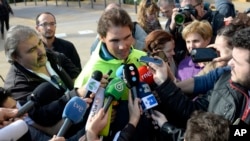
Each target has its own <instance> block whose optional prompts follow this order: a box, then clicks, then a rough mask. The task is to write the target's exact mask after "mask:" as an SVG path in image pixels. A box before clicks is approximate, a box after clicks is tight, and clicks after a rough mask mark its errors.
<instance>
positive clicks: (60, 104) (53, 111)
mask: <svg viewBox="0 0 250 141" xmlns="http://www.w3.org/2000/svg"><path fill="white" fill-rule="evenodd" d="M47 57H48V60H49V61H50V63H51V66H52V68H53V69H54V70H55V71H56V73H57V74H58V75H59V76H60V78H61V79H62V81H63V82H64V83H65V85H66V86H67V88H68V89H70V90H71V91H70V92H68V93H67V94H64V93H65V92H64V91H63V90H58V91H57V92H56V93H53V94H51V96H50V97H48V98H47V99H46V100H47V103H49V104H47V105H35V106H34V107H33V109H31V110H30V112H29V116H30V117H31V118H32V119H33V120H34V121H35V122H36V123H38V124H40V125H42V126H51V125H54V124H55V123H57V122H58V121H59V120H60V119H61V118H62V112H63V109H64V106H65V104H66V103H67V102H68V101H69V99H70V98H71V97H73V96H77V93H76V92H75V90H72V89H73V82H72V79H74V78H76V77H77V76H78V74H79V73H80V71H79V69H78V68H76V67H75V65H74V64H73V63H72V62H71V61H70V60H69V59H68V58H67V57H65V56H64V55H63V54H62V53H57V52H54V51H51V50H47ZM68 74H69V75H68ZM44 82H47V81H46V80H44V79H43V78H41V77H39V76H37V75H36V74H34V73H32V72H30V71H28V70H27V69H25V68H24V67H23V66H21V65H20V64H18V63H16V62H15V63H14V64H12V65H11V68H10V70H9V72H8V74H7V77H6V80H5V84H4V88H5V89H8V90H11V93H12V96H13V97H14V99H16V100H18V101H19V102H20V104H21V105H23V104H25V103H26V102H27V98H28V97H29V96H30V95H31V93H32V92H33V90H34V89H35V88H36V87H37V86H38V85H40V84H42V83H44ZM47 83H48V82H47ZM48 119H49V120H48Z"/></svg>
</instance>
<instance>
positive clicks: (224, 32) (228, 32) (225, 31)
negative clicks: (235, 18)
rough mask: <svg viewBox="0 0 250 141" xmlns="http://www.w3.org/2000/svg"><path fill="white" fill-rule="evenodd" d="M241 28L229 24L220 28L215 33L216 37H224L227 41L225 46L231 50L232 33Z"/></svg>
mask: <svg viewBox="0 0 250 141" xmlns="http://www.w3.org/2000/svg"><path fill="white" fill-rule="evenodd" d="M240 28H241V27H238V26H236V25H233V24H229V25H227V26H224V27H222V28H220V29H219V30H218V31H217V36H224V37H226V40H227V44H228V45H229V46H228V47H230V49H232V48H233V44H232V40H233V39H232V37H233V35H234V33H235V32H236V31H237V30H239V29H240Z"/></svg>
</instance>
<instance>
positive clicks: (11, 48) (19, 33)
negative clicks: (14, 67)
mask: <svg viewBox="0 0 250 141" xmlns="http://www.w3.org/2000/svg"><path fill="white" fill-rule="evenodd" d="M34 36H38V37H39V34H38V33H37V32H36V30H35V29H32V28H31V27H28V26H24V25H15V26H12V27H11V28H10V29H9V30H8V32H7V34H6V38H5V44H4V49H5V56H6V58H7V61H8V62H9V63H13V62H14V57H15V56H16V55H17V54H18V52H17V48H18V45H19V43H21V42H23V41H26V40H28V39H30V38H31V37H34Z"/></svg>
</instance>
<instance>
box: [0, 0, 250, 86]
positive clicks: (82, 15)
mask: <svg viewBox="0 0 250 141" xmlns="http://www.w3.org/2000/svg"><path fill="white" fill-rule="evenodd" d="M110 2H115V0H109V1H107V4H108V3H110ZM235 6H236V9H238V10H239V11H244V10H245V9H246V8H247V7H250V3H249V2H248V3H245V2H235ZM11 7H12V9H13V11H14V16H12V15H11V18H10V25H17V24H23V25H28V26H31V27H35V20H34V19H35V17H36V15H37V14H38V13H40V12H43V11H49V12H52V13H53V14H55V16H56V18H57V31H56V33H57V36H58V37H61V38H64V39H66V40H69V41H71V42H73V43H74V45H75V46H76V49H77V51H78V53H79V55H80V58H81V63H82V66H84V64H85V63H86V61H87V59H88V57H89V52H90V45H91V43H92V42H93V41H94V39H95V36H96V26H97V21H98V18H99V17H100V15H101V13H102V12H103V9H104V1H103V0H97V2H96V3H94V5H93V8H91V7H92V6H91V3H90V1H81V7H79V3H78V1H76V2H69V6H68V7H67V6H66V2H65V1H58V6H56V3H55V2H54V1H49V2H48V3H47V6H46V3H45V2H37V4H36V5H35V2H27V3H26V5H25V3H16V5H15V4H11ZM122 7H123V8H125V9H126V10H127V11H128V13H129V14H130V16H131V17H132V19H133V20H136V14H135V8H134V6H133V5H125V4H122ZM160 21H161V23H162V24H164V23H165V19H164V18H160ZM3 44H4V41H3V40H1V39H0V64H1V65H0V75H1V76H3V78H5V76H6V74H7V71H8V69H9V67H10V64H8V63H7V61H6V59H5V55H4V47H3V46H4V45H3ZM0 86H3V82H2V81H1V80H0Z"/></svg>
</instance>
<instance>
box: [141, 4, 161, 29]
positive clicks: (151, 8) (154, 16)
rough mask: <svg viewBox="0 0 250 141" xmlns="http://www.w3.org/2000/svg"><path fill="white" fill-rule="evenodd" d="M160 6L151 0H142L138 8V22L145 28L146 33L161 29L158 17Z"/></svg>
mask: <svg viewBox="0 0 250 141" xmlns="http://www.w3.org/2000/svg"><path fill="white" fill-rule="evenodd" d="M159 11H160V8H159V7H158V6H157V4H156V3H155V2H153V1H152V0H142V1H141V2H140V4H139V8H138V16H137V17H138V18H137V19H138V24H139V25H140V26H141V27H142V28H143V29H144V30H145V32H146V33H147V34H149V33H150V32H152V31H154V30H156V29H162V27H161V24H160V22H159V19H158V13H159Z"/></svg>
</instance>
